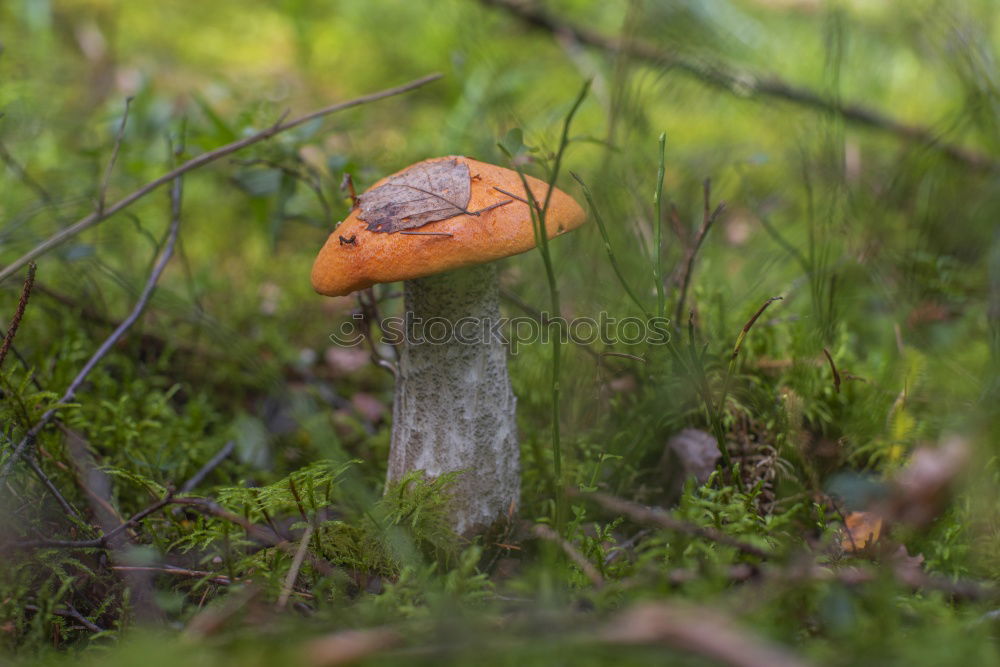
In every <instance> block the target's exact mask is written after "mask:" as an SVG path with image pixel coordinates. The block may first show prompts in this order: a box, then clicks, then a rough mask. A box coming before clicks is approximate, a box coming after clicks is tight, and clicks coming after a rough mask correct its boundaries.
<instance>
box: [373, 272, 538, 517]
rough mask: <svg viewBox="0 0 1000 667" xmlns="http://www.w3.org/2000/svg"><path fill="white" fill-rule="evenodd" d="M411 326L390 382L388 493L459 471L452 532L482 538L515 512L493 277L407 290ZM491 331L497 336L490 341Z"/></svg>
mask: <svg viewBox="0 0 1000 667" xmlns="http://www.w3.org/2000/svg"><path fill="white" fill-rule="evenodd" d="M404 291H405V307H406V314H407V317H409V318H412V324H410V325H408V327H407V328H408V332H407V341H406V343H405V344H404V345H403V349H402V353H401V357H400V360H399V372H398V375H397V378H396V396H395V403H394V405H393V422H392V446H391V450H390V452H389V472H388V479H387V482H388V484H392V483H393V482H398V481H399V480H400V479H401V478H402V477H403V476H404V475H405V474H406V473H407V472H410V471H412V470H423V471H424V473H425V474H426V475H427V476H428V477H430V478H437V477H439V476H441V475H443V474H445V473H448V472H453V471H462V472H461V474H460V476H459V477H458V480H457V483H456V484H455V486H454V487H453V493H454V503H453V508H452V517H453V520H454V528H455V530H456V531H457V532H459V533H461V534H465V535H469V534H472V533H476V532H480V531H482V530H484V529H486V528H488V527H489V526H490V525H492V524H493V523H494V522H495V521H496V520H497V519H499V518H501V517H504V516H506V515H507V513H508V511H509V510H510V509H511V508H512V507H513V506H516V505H517V502H518V497H519V495H520V488H521V480H520V463H519V462H520V451H519V448H518V438H517V423H516V421H515V414H514V413H515V407H516V402H517V399H516V398H515V397H514V392H513V391H512V390H511V386H510V377H509V376H508V375H507V349H506V346H505V344H504V342H503V341H502V340H500V339H499V337H498V336H496V335H491V333H490V329H491V326H492V325H494V324H495V323H497V322H498V321H499V318H500V305H499V299H500V290H499V286H498V284H497V274H496V268H495V266H494V265H493V264H483V265H479V266H474V267H470V268H465V269H459V270H457V271H451V272H448V273H441V274H438V275H435V276H430V277H427V278H419V279H416V280H408V281H406V282H405V283H404ZM495 331H496V330H495V329H494V333H495Z"/></svg>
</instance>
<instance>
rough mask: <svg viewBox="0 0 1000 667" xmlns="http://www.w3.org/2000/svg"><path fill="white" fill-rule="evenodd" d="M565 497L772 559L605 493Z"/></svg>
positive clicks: (743, 544)
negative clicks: (581, 500)
mask: <svg viewBox="0 0 1000 667" xmlns="http://www.w3.org/2000/svg"><path fill="white" fill-rule="evenodd" d="M567 494H568V495H571V496H578V497H581V498H587V499H590V500H593V501H594V502H596V503H597V504H598V505H600V506H601V507H603V508H604V509H606V510H610V511H612V512H618V513H620V514H624V515H625V516H627V517H628V518H629V519H631V520H632V521H634V522H636V523H639V524H643V525H653V526H658V527H660V528H666V529H667V530H673V531H676V532H678V533H684V534H686V535H693V536H694V537H700V538H702V539H705V540H709V541H711V542H716V543H718V544H722V545H725V546H727V547H733V548H734V549H736V550H738V551H741V552H743V553H745V554H747V555H749V556H756V557H758V558H764V559H767V558H772V557H773V554H771V553H770V552H768V551H765V550H764V549H761V548H760V547H757V546H754V545H753V544H750V543H749V542H744V541H743V540H741V539H738V538H735V537H731V536H730V535H726V534H725V533H721V532H719V531H718V530H715V529H714V528H706V527H704V526H698V525H696V524H693V523H689V522H687V521H682V520H680V519H677V518H675V517H673V516H671V515H670V514H668V513H667V512H664V511H663V510H657V509H653V508H650V507H646V506H644V505H640V504H638V503H633V502H632V501H629V500H625V499H624V498H618V497H616V496H612V495H609V494H607V493H600V492H596V493H580V492H579V491H573V490H569V491H567Z"/></svg>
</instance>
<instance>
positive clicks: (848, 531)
mask: <svg viewBox="0 0 1000 667" xmlns="http://www.w3.org/2000/svg"><path fill="white" fill-rule="evenodd" d="M881 534H882V516H881V515H880V514H878V513H876V512H851V513H850V514H848V515H847V516H846V517H844V536H843V538H841V540H840V548H841V549H843V550H844V551H850V552H852V553H854V552H858V551H863V550H864V549H865V548H867V547H868V545H870V544H875V542H876V541H877V540H878V538H879V536H880V535H881Z"/></svg>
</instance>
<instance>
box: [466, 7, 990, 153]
mask: <svg viewBox="0 0 1000 667" xmlns="http://www.w3.org/2000/svg"><path fill="white" fill-rule="evenodd" d="M480 1H481V2H482V3H483V4H486V5H492V6H494V7H500V8H502V9H505V10H507V11H508V12H510V13H511V14H513V15H515V16H516V17H517V18H518V19H520V20H521V21H523V22H524V23H526V24H527V25H530V26H532V27H534V28H539V29H541V30H545V31H547V32H550V33H552V34H555V35H563V36H565V35H568V36H571V37H573V38H574V39H575V40H576V41H578V42H581V43H583V44H587V45H589V46H593V47H596V48H598V49H601V50H604V51H609V52H611V53H621V54H625V55H628V56H631V57H633V58H636V59H639V60H643V61H646V62H649V63H653V64H655V65H657V66H663V65H666V66H670V67H675V68H676V69H678V70H679V71H681V72H684V73H685V74H688V75H691V76H694V77H695V78H697V79H699V80H701V81H704V82H706V83H708V84H710V85H713V86H716V87H718V88H721V89H722V90H725V91H727V92H729V93H732V94H734V95H737V96H739V97H740V98H744V99H751V98H754V97H767V98H773V99H779V100H784V101H786V102H789V103H791V104H795V105H797V106H800V107H803V108H806V109H812V110H816V111H822V112H824V113H833V114H836V115H838V116H840V117H841V118H843V119H844V120H846V121H849V122H852V123H855V124H857V125H862V126H865V127H870V128H872V129H875V130H878V131H881V132H885V133H888V134H891V135H894V136H896V137H897V138H899V139H903V140H904V141H911V142H916V143H919V144H923V145H925V146H927V147H928V148H930V149H932V150H936V151H938V152H939V153H941V154H943V155H944V156H946V157H947V158H949V159H951V160H954V161H955V162H960V163H963V164H966V165H968V166H970V167H972V168H974V169H981V170H993V169H996V168H997V167H998V165H1000V163H998V161H997V159H996V158H994V157H992V156H990V155H984V154H983V153H979V152H976V151H974V150H971V149H969V148H965V147H964V146H960V145H957V144H953V143H949V142H946V141H943V140H942V139H941V138H940V137H939V136H937V135H936V134H935V132H934V131H933V130H932V129H931V128H929V127H924V126H922V125H911V124H908V123H905V122H903V121H901V120H898V119H896V118H893V117H892V116H888V115H886V114H884V113H882V112H881V111H877V110H875V109H871V108H868V107H865V106H862V105H860V104H856V103H851V102H844V101H841V100H839V99H835V98H828V97H825V96H823V95H822V94H820V93H817V92H816V91H814V90H810V89H809V88H804V87H799V86H795V85H792V84H791V83H788V82H787V81H784V80H783V79H780V78H778V77H775V76H768V75H764V74H759V73H757V72H753V71H750V70H738V69H734V68H730V67H727V66H725V65H722V64H718V63H715V64H710V63H706V62H704V61H699V60H694V59H688V58H685V57H684V56H682V55H678V54H677V53H674V52H670V51H667V50H665V49H661V48H659V47H658V46H656V45H655V44H651V43H649V42H645V41H642V40H638V39H635V38H634V37H631V36H630V37H628V38H627V39H624V38H623V39H619V38H615V37H610V36H607V35H604V34H601V33H599V32H597V31H593V30H589V29H587V28H583V27H580V26H576V25H573V24H571V23H569V22H566V21H562V20H560V19H558V18H556V17H555V16H553V15H551V14H549V13H548V12H546V11H545V10H544V9H541V8H539V7H538V5H537V4H535V3H528V2H523V1H522V0H480Z"/></svg>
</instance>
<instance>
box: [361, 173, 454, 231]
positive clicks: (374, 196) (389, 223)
mask: <svg viewBox="0 0 1000 667" xmlns="http://www.w3.org/2000/svg"><path fill="white" fill-rule="evenodd" d="M471 196H472V179H471V177H470V175H469V166H468V165H467V164H464V163H461V162H459V161H458V160H438V161H437V162H422V163H420V164H418V165H416V166H414V167H410V168H409V169H407V170H406V171H404V172H403V173H401V174H399V175H397V176H393V177H391V178H389V180H387V181H386V182H385V183H383V184H382V185H380V186H378V187H377V188H374V189H372V190H369V191H368V192H366V193H364V194H363V195H361V196H360V197H359V198H358V205H359V206H360V207H361V212H360V213H359V214H358V217H359V218H360V219H361V220H363V221H365V222H366V223H368V231H370V232H384V233H386V234H392V233H393V232H398V231H400V230H404V229H413V228H414V227H421V226H423V225H426V224H427V223H429V222H435V221H437V220H445V219H447V218H454V217H455V216H456V215H462V214H463V213H466V212H467V208H466V207H467V206H468V205H469V198H470V197H471Z"/></svg>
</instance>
